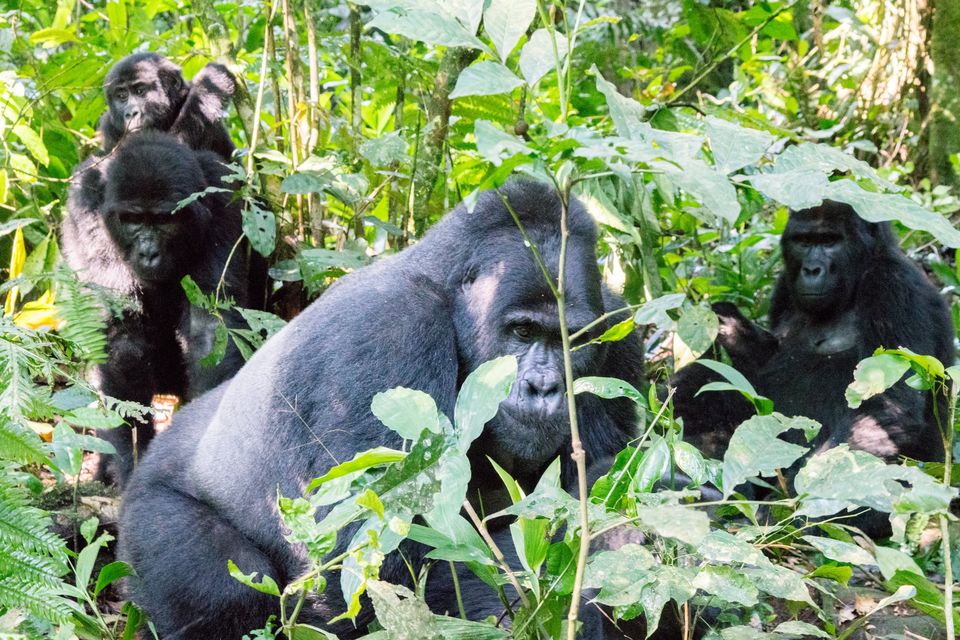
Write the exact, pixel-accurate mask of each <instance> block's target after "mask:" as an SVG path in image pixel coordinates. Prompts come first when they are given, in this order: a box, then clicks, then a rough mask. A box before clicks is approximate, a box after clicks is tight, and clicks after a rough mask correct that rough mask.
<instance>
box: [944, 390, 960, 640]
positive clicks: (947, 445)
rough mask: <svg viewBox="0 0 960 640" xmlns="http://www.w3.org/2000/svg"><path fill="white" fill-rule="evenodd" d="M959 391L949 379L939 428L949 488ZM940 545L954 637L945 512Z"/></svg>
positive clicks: (950, 558) (950, 629)
mask: <svg viewBox="0 0 960 640" xmlns="http://www.w3.org/2000/svg"><path fill="white" fill-rule="evenodd" d="M958 392H960V382H957V381H955V380H954V381H951V382H950V391H949V393H948V396H947V397H948V404H947V424H946V428H944V429H942V430H941V436H942V437H943V449H944V457H943V486H945V487H947V488H948V489H949V488H950V485H951V482H952V480H953V438H954V434H956V421H957V394H958ZM940 536H941V542H940V547H941V548H942V549H943V586H944V592H943V614H944V623H945V625H946V630H947V637H948V638H955V637H956V633H955V630H954V626H953V553H952V549H951V548H950V522H949V520H948V519H947V516H946V514H940Z"/></svg>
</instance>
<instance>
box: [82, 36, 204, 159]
mask: <svg viewBox="0 0 960 640" xmlns="http://www.w3.org/2000/svg"><path fill="white" fill-rule="evenodd" d="M103 90H104V93H105V94H106V98H107V113H106V114H104V116H103V119H102V120H101V122H100V129H101V130H102V131H103V134H104V138H105V142H106V147H107V148H112V147H113V146H114V145H115V144H116V142H117V141H118V140H119V139H120V138H121V137H123V134H124V133H126V132H128V131H136V130H138V129H159V130H161V131H166V130H168V129H170V127H171V126H173V123H174V121H175V120H176V118H177V114H178V113H179V112H180V107H181V106H182V105H183V102H184V100H186V98H187V93H188V92H189V91H190V86H189V85H188V84H187V82H186V81H185V80H184V79H183V75H181V73H180V67H178V66H177V65H175V64H173V63H172V62H170V61H169V60H167V59H166V58H163V57H161V56H158V55H157V54H155V53H135V54H133V55H130V56H127V57H126V58H124V59H123V60H121V61H120V62H118V63H117V64H116V65H114V67H113V69H111V70H110V73H108V74H107V77H106V78H105V79H104V81H103Z"/></svg>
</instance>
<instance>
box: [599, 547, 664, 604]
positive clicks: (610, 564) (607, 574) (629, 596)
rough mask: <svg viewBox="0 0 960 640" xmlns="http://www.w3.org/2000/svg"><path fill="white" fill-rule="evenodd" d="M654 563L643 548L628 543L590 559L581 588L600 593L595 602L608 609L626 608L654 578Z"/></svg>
mask: <svg viewBox="0 0 960 640" xmlns="http://www.w3.org/2000/svg"><path fill="white" fill-rule="evenodd" d="M656 565H657V561H656V560H655V559H654V557H653V554H652V553H650V552H649V551H648V550H647V549H646V548H644V547H642V546H640V545H638V544H632V543H628V544H625V545H623V546H622V547H620V548H619V549H615V550H613V551H601V552H600V553H597V554H594V555H593V556H591V557H590V561H589V563H588V564H587V569H586V572H585V574H584V579H583V585H584V587H587V588H593V589H600V593H599V594H597V601H598V602H600V603H602V604H607V605H611V606H618V605H630V604H633V603H634V602H636V601H637V600H638V599H639V595H640V591H641V590H642V588H643V587H644V586H645V585H647V584H649V583H650V582H651V581H652V580H653V579H654V578H655V574H654V573H653V569H654V567H655V566H656Z"/></svg>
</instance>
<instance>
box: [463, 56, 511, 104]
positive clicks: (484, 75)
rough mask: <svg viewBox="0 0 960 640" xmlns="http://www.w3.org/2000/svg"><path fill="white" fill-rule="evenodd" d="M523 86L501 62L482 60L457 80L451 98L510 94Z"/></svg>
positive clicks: (467, 69) (464, 71)
mask: <svg viewBox="0 0 960 640" xmlns="http://www.w3.org/2000/svg"><path fill="white" fill-rule="evenodd" d="M522 84H523V80H521V79H520V78H518V77H517V76H515V75H513V72H512V71H510V69H507V68H506V67H505V66H503V65H502V64H500V63H499V62H492V61H490V60H481V61H480V62H475V63H473V64H472V65H470V66H469V67H467V68H466V69H464V70H463V71H462V72H461V73H460V76H459V77H458V78H457V86H456V87H454V89H453V91H451V92H450V97H451V98H462V97H464V96H492V95H496V94H498V93H509V92H511V91H513V90H514V89H516V88H517V87H519V86H520V85H522Z"/></svg>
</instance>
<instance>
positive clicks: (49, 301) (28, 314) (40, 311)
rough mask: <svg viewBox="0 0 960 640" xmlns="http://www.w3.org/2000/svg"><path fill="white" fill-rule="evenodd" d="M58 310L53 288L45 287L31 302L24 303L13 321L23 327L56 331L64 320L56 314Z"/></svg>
mask: <svg viewBox="0 0 960 640" xmlns="http://www.w3.org/2000/svg"><path fill="white" fill-rule="evenodd" d="M58 312H59V309H57V306H56V300H55V296H54V293H53V290H52V289H47V290H46V292H44V294H43V295H42V296H40V297H39V298H37V299H36V300H34V301H33V302H27V303H26V304H24V305H23V310H22V311H20V313H18V314H17V315H16V316H14V318H13V321H14V323H16V324H17V326H20V327H24V328H25V329H34V330H40V329H44V330H52V331H56V330H57V329H60V328H61V327H62V326H63V325H64V321H63V320H61V319H60V318H59V317H58V315H57V314H58Z"/></svg>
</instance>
